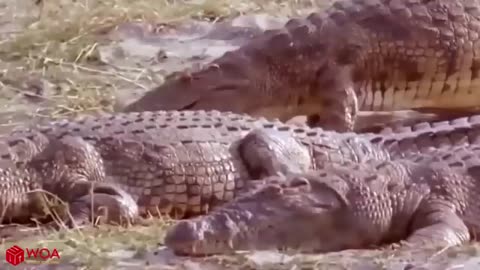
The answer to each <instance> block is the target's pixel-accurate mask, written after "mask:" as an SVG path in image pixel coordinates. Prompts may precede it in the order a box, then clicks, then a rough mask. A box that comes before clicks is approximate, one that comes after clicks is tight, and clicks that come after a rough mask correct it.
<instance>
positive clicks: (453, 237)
mask: <svg viewBox="0 0 480 270" xmlns="http://www.w3.org/2000/svg"><path fill="white" fill-rule="evenodd" d="M423 207H424V209H420V211H419V213H418V214H417V215H415V218H414V221H413V225H412V229H413V233H412V234H411V235H410V236H409V237H408V238H407V239H406V241H404V243H403V244H404V245H406V246H407V247H408V246H412V245H420V246H422V245H427V244H435V245H443V246H456V245H460V244H463V243H466V242H468V241H469V240H470V239H471V237H470V233H469V230H468V227H467V226H466V225H465V223H464V222H463V221H462V219H461V218H460V217H459V216H458V215H457V214H456V213H455V210H454V209H452V207H450V206H448V205H446V204H445V203H444V202H443V203H442V202H440V201H437V202H436V203H433V205H428V206H423ZM420 208H422V206H420Z"/></svg>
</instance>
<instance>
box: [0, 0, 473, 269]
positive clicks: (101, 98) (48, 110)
mask: <svg viewBox="0 0 480 270" xmlns="http://www.w3.org/2000/svg"><path fill="white" fill-rule="evenodd" d="M22 1H24V2H25V1H27V0H22ZM22 1H20V0H18V2H22ZM32 1H33V0H32ZM11 2H12V3H15V1H11ZM326 2H328V1H327V0H317V2H314V1H313V0H312V1H306V0H305V1H300V0H298V1H288V0H277V1H267V0H250V1H227V0H203V1H202V0H198V1H195V0H192V1H179V0H163V1H162V0H160V1H159V0H136V1H128V0H104V1H91V0H78V1H71V0H70V1H68V0H44V1H43V4H42V6H41V13H40V16H39V17H31V16H30V17H24V18H21V21H20V23H21V24H22V27H23V29H24V30H23V31H21V32H19V33H16V34H12V35H2V36H1V39H0V89H1V90H0V104H1V105H2V109H3V111H13V112H14V113H16V112H17V108H18V106H19V105H18V104H17V100H16V99H14V97H15V96H18V95H19V94H26V93H28V94H29V95H32V93H31V91H32V89H33V90H34V91H35V89H39V88H40V89H48V90H49V91H51V92H52V93H51V94H50V95H48V98H47V101H48V102H47V106H45V107H44V108H42V110H35V111H34V112H33V113H34V114H35V116H43V117H64V116H72V115H77V114H80V113H94V112H98V111H112V110H113V109H114V105H115V93H116V91H118V89H125V88H129V87H142V88H144V89H148V88H150V87H151V86H153V85H154V83H155V81H156V79H155V78H154V77H155V76H154V75H153V74H151V73H149V72H145V71H144V70H139V69H136V68H130V69H127V70H114V69H111V67H108V66H106V65H104V64H103V63H102V62H101V61H99V55H98V51H97V48H98V46H99V45H100V44H102V43H103V42H105V40H103V39H102V34H105V33H107V32H108V31H109V30H111V29H113V28H114V27H116V26H117V25H118V24H119V23H122V22H128V21H146V22H152V23H176V22H181V21H183V20H187V19H192V18H195V19H199V20H210V21H214V20H222V19H223V18H226V17H233V16H236V15H239V14H244V13H250V12H267V13H268V12H272V13H275V14H276V15H280V14H285V15H296V10H298V9H300V8H308V7H312V6H320V5H323V4H325V3H326ZM1 8H2V7H0V9H1ZM12 19H15V18H14V16H13V17H12ZM40 92H41V91H40ZM34 94H35V93H34ZM38 94H42V93H38ZM27 106H28V105H27ZM0 125H9V124H8V123H7V122H6V121H4V122H0ZM167 225H168V224H167V223H166V222H164V221H162V220H157V221H152V224H151V226H135V227H128V228H125V227H112V226H101V227H99V228H89V229H85V230H63V231H60V232H57V233H50V234H47V235H41V236H39V237H37V238H35V239H34V240H32V239H28V240H21V241H14V242H11V241H9V242H4V243H2V250H4V249H6V248H8V247H10V246H11V245H13V244H18V245H20V246H22V247H31V248H34V247H51V248H53V247H54V248H57V249H58V250H60V251H61V256H62V264H67V262H68V263H71V264H73V265H76V266H74V267H73V268H72V269H77V268H80V269H107V267H108V266H112V267H113V268H119V267H118V264H119V263H120V264H122V263H123V266H124V267H126V265H128V263H132V265H133V266H136V267H145V268H146V269H149V268H147V267H148V265H149V264H152V265H156V262H155V260H157V261H158V259H152V258H155V256H156V255H157V254H155V252H154V253H152V252H150V251H155V250H156V249H158V247H159V246H161V244H162V238H163V234H164V231H165V227H166V226H167ZM460 252H463V253H465V254H467V255H469V256H477V254H478V247H476V246H467V247H465V248H464V249H462V250H460ZM152 256H153V257H152ZM346 256H347V257H346ZM349 256H350V257H349ZM391 256H392V255H391V254H390V255H389V254H384V253H381V252H366V253H363V255H362V254H360V255H359V254H353V255H352V254H350V255H348V254H347V255H345V254H343V255H329V256H313V257H308V256H307V257H300V259H299V258H298V257H296V258H295V259H294V260H291V261H289V262H286V263H272V264H264V265H262V266H261V267H260V266H259V265H258V263H255V262H254V260H252V259H251V258H249V257H248V256H247V255H238V256H218V257H212V258H208V259H205V260H203V263H205V265H206V266H205V267H203V268H202V269H209V268H213V269H221V268H218V267H213V266H212V265H217V266H218V265H220V266H223V267H224V268H227V267H228V268H232V269H258V268H261V269H337V268H338V269H352V268H354V267H353V265H355V262H358V260H363V261H368V262H370V265H371V267H368V268H363V269H387V267H386V266H385V264H386V261H388V260H389V259H390V258H391ZM448 256H451V255H448ZM448 256H447V257H448ZM452 256H453V255H452ZM157 257H158V256H157ZM157 263H158V262H157ZM113 265H117V267H115V266H113ZM5 266H8V265H5ZM194 266H195V265H194ZM194 266H192V265H190V266H188V263H187V264H183V265H180V264H179V266H178V269H190V268H192V267H193V268H194ZM189 267H190V268H189ZM120 268H121V267H120ZM122 269H123V268H122ZM133 269H138V268H133ZM151 269H164V268H158V265H157V266H156V267H153V266H152V268H151ZM165 269H167V268H165ZM168 269H172V268H168ZM399 269H400V268H399Z"/></svg>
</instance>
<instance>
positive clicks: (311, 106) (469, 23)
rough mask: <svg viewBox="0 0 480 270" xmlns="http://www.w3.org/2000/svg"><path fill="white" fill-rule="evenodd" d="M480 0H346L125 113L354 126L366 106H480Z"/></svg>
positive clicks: (171, 83)
mask: <svg viewBox="0 0 480 270" xmlns="http://www.w3.org/2000/svg"><path fill="white" fill-rule="evenodd" d="M479 14H480V1H478V0H429V1H425V0H411V1H401V0H343V1H337V2H334V3H333V4H332V5H331V6H330V7H328V8H326V9H324V10H320V11H318V12H314V13H311V14H310V15H308V16H307V17H305V18H303V17H302V18H293V19H291V20H289V21H288V22H287V23H286V24H285V26H284V27H283V28H281V29H275V30H267V31H266V32H264V33H263V34H261V35H259V36H258V37H255V38H253V39H252V40H251V41H250V42H247V43H246V44H244V45H243V46H241V47H239V48H238V49H236V50H233V51H229V52H226V53H225V54H224V55H222V56H220V57H219V58H217V59H215V60H213V61H212V62H210V63H209V64H207V65H206V66H204V67H202V68H200V69H198V70H192V71H188V72H185V73H184V74H181V75H180V76H173V77H172V78H168V79H167V80H165V82H164V83H163V84H162V85H160V86H158V87H155V88H154V89H152V90H150V91H148V92H147V93H146V94H145V95H144V96H143V97H141V98H140V99H138V100H137V101H134V102H133V103H131V104H129V105H128V106H126V107H125V108H124V109H123V110H124V111H126V112H132V111H153V110H219V111H232V112H236V113H248V114H251V115H254V116H263V117H267V118H269V119H271V118H279V119H280V120H281V121H283V122H285V121H287V120H288V119H291V118H292V117H294V116H297V115H306V116H307V119H308V121H307V123H308V124H309V125H310V126H321V127H323V128H325V129H330V130H335V131H339V132H340V131H352V130H354V126H355V120H356V118H357V114H358V112H359V111H377V110H381V111H382V110H383V111H390V110H399V109H418V110H422V111H425V112H428V111H429V110H438V109H440V110H446V111H457V112H458V111H460V112H462V111H463V112H466V113H471V112H474V111H477V107H478V106H479V105H480V104H479V103H480V102H479V99H478V91H477V90H476V88H478V87H479V86H480V76H479V75H480V74H479V72H480V69H479V67H480V58H479V57H478V55H479V53H480V50H479V48H478V46H477V45H479V44H480V42H479V41H480V39H479V33H480V30H479V29H480V28H479V27H478V25H479V24H480V15H479Z"/></svg>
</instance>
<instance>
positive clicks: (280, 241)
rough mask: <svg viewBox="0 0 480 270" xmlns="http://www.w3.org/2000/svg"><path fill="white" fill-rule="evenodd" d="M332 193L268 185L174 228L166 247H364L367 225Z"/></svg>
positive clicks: (207, 251) (213, 250)
mask: <svg viewBox="0 0 480 270" xmlns="http://www.w3.org/2000/svg"><path fill="white" fill-rule="evenodd" d="M345 210H346V209H345V208H344V205H343V204H342V202H341V201H340V200H338V198H337V196H336V195H335V194H333V193H332V191H331V190H327V189H325V190H323V191H319V190H316V191H315V192H308V191H307V190H305V189H304V188H301V187H300V188H298V187H295V188H287V189H285V188H282V187H281V185H275V184H274V185H268V186H266V187H264V188H261V189H260V190H258V191H256V192H253V193H251V194H248V195H246V196H243V197H240V198H238V199H237V200H234V201H232V202H230V203H228V204H226V205H224V207H222V208H221V209H217V210H214V211H212V212H211V213H210V214H208V215H206V216H201V217H197V218H194V219H190V220H183V221H180V222H179V223H177V224H176V225H175V226H173V227H172V228H170V230H169V231H168V232H167V235H166V238H165V245H166V246H167V247H169V248H170V249H172V250H173V251H174V252H175V253H178V254H184V255H212V254H220V253H229V252H232V251H234V250H270V249H281V250H284V249H294V250H296V251H301V252H324V251H337V250H341V249H345V248H356V247H359V246H360V245H362V244H364V242H365V239H363V235H364V233H363V232H361V229H362V226H358V223H356V222H355V221H354V218H355V217H354V215H351V212H349V211H348V210H347V211H345Z"/></svg>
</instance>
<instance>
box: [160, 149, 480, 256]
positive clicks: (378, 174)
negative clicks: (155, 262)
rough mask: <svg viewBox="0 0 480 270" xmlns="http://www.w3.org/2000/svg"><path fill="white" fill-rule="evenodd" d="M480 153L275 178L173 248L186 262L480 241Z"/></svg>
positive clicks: (198, 223) (188, 231)
mask: <svg viewBox="0 0 480 270" xmlns="http://www.w3.org/2000/svg"><path fill="white" fill-rule="evenodd" d="M479 150H480V146H478V145H477V146H458V147H454V148H453V149H451V150H450V151H445V150H437V151H436V155H429V154H424V155H423V158H418V159H417V160H416V161H412V160H408V159H399V160H395V161H379V160H369V161H366V162H364V163H355V162H351V161H345V162H344V163H325V165H324V166H322V167H321V168H318V169H317V170H314V171H307V172H304V173H301V174H297V173H294V174H290V175H286V176H272V177H269V178H270V179H268V178H267V179H263V182H262V181H261V180H259V181H260V184H259V187H258V188H257V189H254V190H252V191H250V192H248V193H245V194H243V195H242V196H239V197H238V198H236V199H235V200H232V201H230V202H228V203H226V204H224V205H223V206H222V207H219V208H216V209H213V210H212V212H210V213H208V214H206V215H204V216H199V217H195V218H192V219H189V220H182V221H178V222H177V223H176V224H175V225H173V226H172V227H170V228H169V229H168V230H167V233H166V236H165V240H164V242H165V245H166V246H167V247H168V248H170V249H171V250H173V251H174V252H175V253H178V254H183V255H213V254H220V253H230V252H235V251H237V250H265V249H280V250H285V249H291V250H295V251H296V252H305V253H310V252H315V253H318V252H334V251H341V250H345V249H365V248H373V247H382V246H383V247H385V246H387V247H394V248H400V249H402V248H411V247H421V246H432V245H433V246H441V247H449V246H454V245H460V244H463V243H466V242H468V241H471V240H475V235H477V234H478V233H480V222H479V221H478V213H479V212H480V208H479V204H478V203H477V201H478V199H477V197H478V194H479V193H480V185H479V183H480V181H479V180H480V159H479V158H480V155H479V153H480V152H479Z"/></svg>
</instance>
